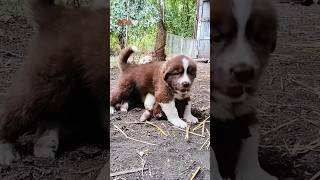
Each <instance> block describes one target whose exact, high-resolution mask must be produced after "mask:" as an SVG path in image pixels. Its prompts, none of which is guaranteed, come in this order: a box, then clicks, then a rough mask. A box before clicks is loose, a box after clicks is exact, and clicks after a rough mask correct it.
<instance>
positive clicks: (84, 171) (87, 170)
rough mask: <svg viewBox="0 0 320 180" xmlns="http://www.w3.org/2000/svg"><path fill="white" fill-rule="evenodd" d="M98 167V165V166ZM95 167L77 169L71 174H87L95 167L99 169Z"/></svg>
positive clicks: (95, 168)
mask: <svg viewBox="0 0 320 180" xmlns="http://www.w3.org/2000/svg"><path fill="white" fill-rule="evenodd" d="M99 168H100V167H99ZM99 168H97V167H93V168H90V169H86V170H83V171H77V172H71V174H88V173H90V172H92V171H95V170H97V169H99Z"/></svg>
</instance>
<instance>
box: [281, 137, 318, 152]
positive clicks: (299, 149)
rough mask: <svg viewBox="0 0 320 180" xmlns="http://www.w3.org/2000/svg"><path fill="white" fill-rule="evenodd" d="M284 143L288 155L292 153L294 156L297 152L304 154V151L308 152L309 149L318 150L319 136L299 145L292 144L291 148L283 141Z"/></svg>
mask: <svg viewBox="0 0 320 180" xmlns="http://www.w3.org/2000/svg"><path fill="white" fill-rule="evenodd" d="M284 143H285V147H286V149H287V151H288V152H289V153H290V155H293V156H296V155H298V154H305V153H308V152H309V151H316V152H320V138H318V139H315V140H314V141H312V142H310V143H309V144H306V145H301V144H298V143H296V144H294V145H293V147H292V148H290V147H289V146H288V145H287V143H286V142H285V141H284Z"/></svg>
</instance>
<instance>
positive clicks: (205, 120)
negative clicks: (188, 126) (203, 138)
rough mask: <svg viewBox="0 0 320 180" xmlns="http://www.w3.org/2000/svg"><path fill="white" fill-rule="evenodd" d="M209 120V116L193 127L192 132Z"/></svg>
mask: <svg viewBox="0 0 320 180" xmlns="http://www.w3.org/2000/svg"><path fill="white" fill-rule="evenodd" d="M209 118H210V116H208V117H207V118H206V119H204V120H203V121H202V122H200V123H199V124H198V125H197V126H196V127H194V128H193V129H192V131H196V130H197V129H200V128H201V127H202V125H203V123H206V122H210V121H208V119H209Z"/></svg>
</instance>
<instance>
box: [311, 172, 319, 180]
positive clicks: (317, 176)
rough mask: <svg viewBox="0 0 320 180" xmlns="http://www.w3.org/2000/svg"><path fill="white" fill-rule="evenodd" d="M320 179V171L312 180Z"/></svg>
mask: <svg viewBox="0 0 320 180" xmlns="http://www.w3.org/2000/svg"><path fill="white" fill-rule="evenodd" d="M319 177H320V171H319V172H317V173H316V174H315V175H313V176H312V177H311V178H310V180H317V179H318V178H319Z"/></svg>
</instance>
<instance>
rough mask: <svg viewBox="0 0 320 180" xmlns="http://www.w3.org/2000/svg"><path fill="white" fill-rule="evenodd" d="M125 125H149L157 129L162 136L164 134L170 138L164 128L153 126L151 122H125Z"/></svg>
mask: <svg viewBox="0 0 320 180" xmlns="http://www.w3.org/2000/svg"><path fill="white" fill-rule="evenodd" d="M125 123H127V124H149V125H151V126H153V127H155V128H157V129H158V130H159V131H160V133H161V134H163V135H165V136H168V134H167V133H166V132H165V131H164V130H163V129H162V128H160V127H159V126H158V125H156V124H153V123H151V122H149V121H146V122H125Z"/></svg>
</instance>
